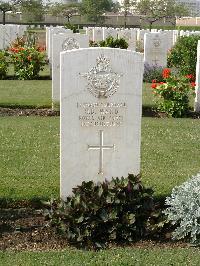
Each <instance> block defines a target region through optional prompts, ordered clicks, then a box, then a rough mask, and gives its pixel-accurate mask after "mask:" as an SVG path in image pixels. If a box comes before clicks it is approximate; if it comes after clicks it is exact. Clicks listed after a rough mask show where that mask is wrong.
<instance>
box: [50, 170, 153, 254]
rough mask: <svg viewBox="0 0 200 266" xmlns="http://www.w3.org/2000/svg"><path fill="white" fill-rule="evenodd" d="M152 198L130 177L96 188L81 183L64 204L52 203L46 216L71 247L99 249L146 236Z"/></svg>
mask: <svg viewBox="0 0 200 266" xmlns="http://www.w3.org/2000/svg"><path fill="white" fill-rule="evenodd" d="M152 194H153V191H152V190H151V189H149V188H145V187H144V186H143V185H142V183H141V181H140V179H139V177H138V176H133V175H129V176H128V178H123V177H122V178H113V179H112V180H111V181H110V182H108V181H105V182H103V183H98V184H95V183H94V182H92V181H90V182H83V183H82V185H80V186H77V187H76V188H74V189H73V195H72V196H70V197H68V198H67V200H66V201H61V202H60V203H57V202H55V201H53V202H52V203H51V204H50V206H49V207H50V208H49V210H48V211H47V213H46V214H47V218H48V219H50V224H51V225H52V226H55V227H56V228H57V230H58V231H59V232H61V233H62V234H63V235H64V236H65V237H66V238H67V240H68V241H69V242H70V243H71V244H74V245H76V246H79V247H82V248H95V249H100V248H104V247H106V246H107V245H108V244H109V243H112V242H114V243H121V242H133V241H136V240H138V239H141V238H142V237H144V236H145V235H146V234H147V232H148V224H149V219H150V217H151V213H152V212H153V210H154V202H153V197H152Z"/></svg>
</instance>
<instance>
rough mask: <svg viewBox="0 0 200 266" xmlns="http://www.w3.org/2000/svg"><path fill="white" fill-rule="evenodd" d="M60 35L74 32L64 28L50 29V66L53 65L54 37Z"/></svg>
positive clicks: (48, 41) (48, 45)
mask: <svg viewBox="0 0 200 266" xmlns="http://www.w3.org/2000/svg"><path fill="white" fill-rule="evenodd" d="M58 33H72V30H69V29H65V28H63V27H50V28H49V32H48V40H47V43H48V44H47V47H48V49H47V51H48V52H47V56H48V59H49V62H50V64H51V63H52V40H53V35H54V34H58Z"/></svg>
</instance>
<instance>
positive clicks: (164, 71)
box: [162, 68, 171, 79]
mask: <svg viewBox="0 0 200 266" xmlns="http://www.w3.org/2000/svg"><path fill="white" fill-rule="evenodd" d="M170 73H171V70H170V69H169V68H165V69H163V72H162V76H163V78H164V79H166V78H169V76H170Z"/></svg>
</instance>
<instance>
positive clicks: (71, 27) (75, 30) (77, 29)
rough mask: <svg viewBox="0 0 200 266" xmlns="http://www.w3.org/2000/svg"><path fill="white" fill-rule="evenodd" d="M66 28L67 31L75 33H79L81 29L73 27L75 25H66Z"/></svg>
mask: <svg viewBox="0 0 200 266" xmlns="http://www.w3.org/2000/svg"><path fill="white" fill-rule="evenodd" d="M64 28H65V29H69V30H72V31H73V33H79V28H78V26H77V25H73V24H71V23H66V24H65V25H64Z"/></svg>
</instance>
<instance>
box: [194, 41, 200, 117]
mask: <svg viewBox="0 0 200 266" xmlns="http://www.w3.org/2000/svg"><path fill="white" fill-rule="evenodd" d="M195 93H196V97H195V103H194V110H195V112H200V41H198V45H197V64H196V88H195Z"/></svg>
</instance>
